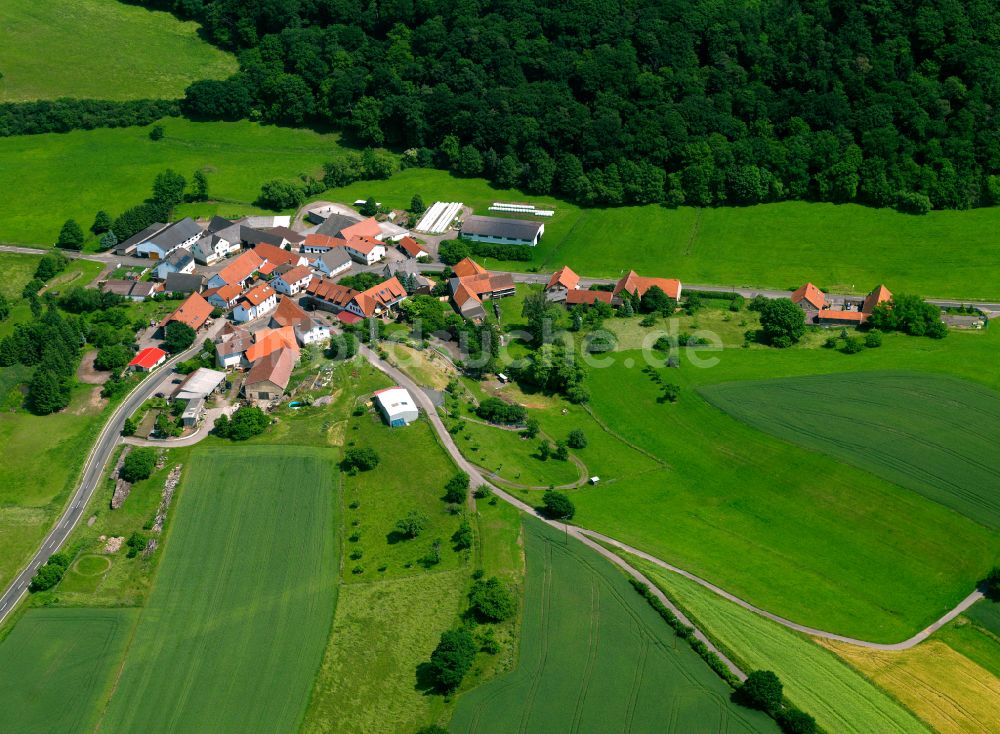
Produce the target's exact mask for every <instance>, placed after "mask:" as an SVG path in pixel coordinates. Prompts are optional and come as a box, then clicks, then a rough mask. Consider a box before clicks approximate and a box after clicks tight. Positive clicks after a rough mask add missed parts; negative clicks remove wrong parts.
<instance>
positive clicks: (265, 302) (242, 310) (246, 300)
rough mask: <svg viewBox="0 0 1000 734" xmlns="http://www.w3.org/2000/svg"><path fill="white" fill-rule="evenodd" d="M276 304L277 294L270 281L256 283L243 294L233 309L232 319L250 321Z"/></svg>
mask: <svg viewBox="0 0 1000 734" xmlns="http://www.w3.org/2000/svg"><path fill="white" fill-rule="evenodd" d="M277 305H278V294H277V293H276V292H275V290H274V288H272V287H271V284H270V283H258V284H257V285H255V286H254V287H253V288H251V289H250V290H248V291H247V292H246V293H244V294H243V298H242V299H240V302H239V303H238V304H236V308H234V309H233V320H234V321H237V322H244V321H252V320H254V319H255V318H257V317H258V316H262V315H264V314H265V313H267V312H268V311H270V310H272V309H273V308H274V307H275V306H277Z"/></svg>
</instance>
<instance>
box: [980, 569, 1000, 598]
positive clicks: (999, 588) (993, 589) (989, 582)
mask: <svg viewBox="0 0 1000 734" xmlns="http://www.w3.org/2000/svg"><path fill="white" fill-rule="evenodd" d="M983 587H984V588H983V593H984V594H986V596H988V597H989V598H990V599H992V600H993V601H1000V566H994V567H993V568H991V569H990V572H989V573H988V574H986V579H985V580H984V581H983Z"/></svg>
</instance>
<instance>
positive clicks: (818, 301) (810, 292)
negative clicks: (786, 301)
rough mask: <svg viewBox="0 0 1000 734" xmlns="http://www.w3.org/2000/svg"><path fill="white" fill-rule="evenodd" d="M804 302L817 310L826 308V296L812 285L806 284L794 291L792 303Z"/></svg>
mask: <svg viewBox="0 0 1000 734" xmlns="http://www.w3.org/2000/svg"><path fill="white" fill-rule="evenodd" d="M803 300H805V302H806V303H808V304H809V305H811V306H813V307H814V308H816V309H823V308H825V307H826V296H824V295H823V291H821V290H820V289H819V288H817V287H816V286H814V285H813V284H812V283H806V284H805V285H803V286H800V287H799V288H797V289H795V290H794V291H792V303H800V302H801V301H803Z"/></svg>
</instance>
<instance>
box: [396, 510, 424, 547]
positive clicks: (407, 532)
mask: <svg viewBox="0 0 1000 734" xmlns="http://www.w3.org/2000/svg"><path fill="white" fill-rule="evenodd" d="M428 522H430V518H429V517H427V515H425V514H424V513H422V512H420V511H419V510H410V511H409V512H407V513H406V517H404V518H402V519H401V520H397V521H396V532H397V533H399V534H400V535H402V536H403V537H404V538H410V539H411V540H412V539H413V538H416V537H417V536H418V535H420V533H422V532H424V529H425V528H426V527H427V523H428Z"/></svg>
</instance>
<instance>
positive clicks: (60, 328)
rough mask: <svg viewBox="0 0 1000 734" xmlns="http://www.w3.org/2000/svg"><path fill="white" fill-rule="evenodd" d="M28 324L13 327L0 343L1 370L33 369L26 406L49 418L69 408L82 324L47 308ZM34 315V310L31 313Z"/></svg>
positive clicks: (78, 354) (34, 302)
mask: <svg viewBox="0 0 1000 734" xmlns="http://www.w3.org/2000/svg"><path fill="white" fill-rule="evenodd" d="M36 305H37V306H38V311H39V313H38V314H37V315H35V316H34V318H33V319H32V320H31V321H29V322H27V323H20V324H16V325H15V326H14V331H13V333H12V334H9V335H8V336H6V337H4V338H3V339H2V340H0V367H9V366H11V365H14V364H23V365H26V366H29V367H34V368H35V370H34V373H33V374H32V377H31V380H30V381H29V383H28V394H27V397H26V399H25V405H26V407H27V408H28V410H30V411H31V412H32V413H34V414H36V415H48V414H49V413H55V412H57V411H59V410H62V409H63V408H65V407H66V406H67V405H69V401H70V396H71V389H72V385H73V378H74V375H75V373H76V366H77V362H78V361H79V358H80V350H81V346H82V345H83V341H84V335H83V330H82V328H81V327H82V324H81V320H80V319H78V318H75V317H72V316H66V315H64V314H62V313H60V312H59V311H58V310H57V309H56V308H55V306H54V305H51V304H50V305H49V306H48V308H46V309H45V312H44V313H41V304H40V303H39V301H38V300H37V297H36V298H35V300H33V301H32V306H33V307H34V306H36ZM33 312H34V309H33Z"/></svg>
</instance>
